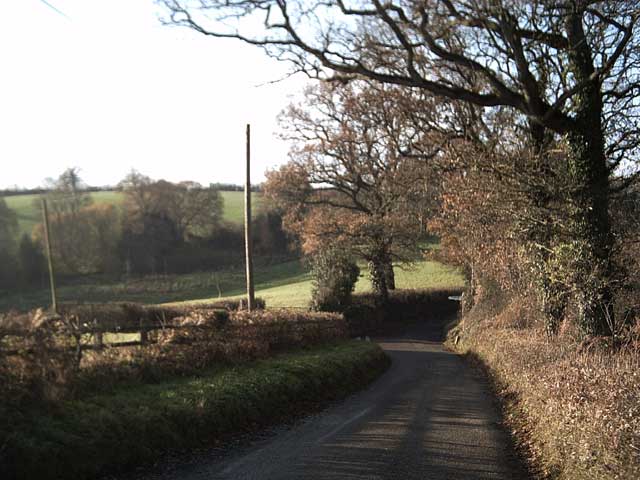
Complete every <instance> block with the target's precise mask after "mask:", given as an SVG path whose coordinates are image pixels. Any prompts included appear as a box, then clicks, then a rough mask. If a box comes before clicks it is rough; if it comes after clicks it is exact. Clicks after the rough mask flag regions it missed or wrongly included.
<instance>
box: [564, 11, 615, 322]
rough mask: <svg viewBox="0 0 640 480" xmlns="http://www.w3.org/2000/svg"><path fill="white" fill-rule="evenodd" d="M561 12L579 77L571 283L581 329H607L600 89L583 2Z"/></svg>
mask: <svg viewBox="0 0 640 480" xmlns="http://www.w3.org/2000/svg"><path fill="white" fill-rule="evenodd" d="M573 5H574V7H573V8H574V11H573V12H572V13H571V14H569V15H568V16H567V23H566V29H567V37H568V39H569V43H570V46H571V50H570V58H569V60H570V61H569V68H570V69H571V71H572V73H573V75H574V76H575V81H576V82H584V83H585V87H584V88H582V89H581V90H580V91H579V92H578V93H577V94H576V95H575V96H574V97H573V99H572V101H573V102H574V104H575V107H576V108H575V111H576V117H575V122H574V124H573V125H572V126H571V128H570V129H569V133H568V134H567V140H568V143H569V147H570V150H571V151H570V154H569V159H568V174H569V177H570V181H571V187H572V192H571V201H570V206H569V218H570V221H569V233H570V238H571V240H570V242H568V244H567V245H565V246H564V247H565V254H566V258H567V259H568V260H569V265H570V266H571V270H572V271H571V272H570V273H571V274H572V275H571V277H570V280H571V283H572V287H573V290H574V292H573V293H574V298H575V300H576V303H577V305H576V307H577V316H578V323H579V325H580V327H581V328H582V330H583V332H584V333H587V334H610V333H611V329H610V328H609V324H610V323H611V324H612V323H613V305H612V303H613V293H612V285H611V283H610V281H611V277H612V273H613V268H612V263H611V250H612V243H613V242H612V235H611V222H610V218H609V171H608V168H607V161H606V156H605V153H604V152H605V141H604V130H603V125H602V110H603V102H602V92H601V86H600V83H599V82H598V81H594V80H593V74H594V72H595V68H594V62H593V55H592V52H591V49H590V45H589V43H588V41H587V39H586V37H585V33H584V25H583V21H582V16H583V14H584V8H585V7H584V3H582V2H580V3H577V2H576V3H574V4H573Z"/></svg>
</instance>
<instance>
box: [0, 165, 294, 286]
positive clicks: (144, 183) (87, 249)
mask: <svg viewBox="0 0 640 480" xmlns="http://www.w3.org/2000/svg"><path fill="white" fill-rule="evenodd" d="M216 185H223V187H222V188H224V184H216ZM216 185H209V186H203V185H200V184H198V183H196V182H181V183H171V182H167V181H165V180H157V181H156V180H152V179H151V178H149V177H147V176H145V175H142V174H140V173H138V172H135V171H133V172H131V173H130V174H128V175H127V176H126V177H125V179H124V180H123V181H122V182H120V184H119V185H118V190H119V191H121V192H122V195H123V201H122V204H121V205H119V206H116V205H111V204H106V203H94V202H93V198H92V196H91V195H90V193H91V192H93V191H96V190H91V189H90V188H88V187H86V186H85V185H84V184H83V183H82V181H81V179H80V178H79V177H78V174H77V171H76V170H75V169H69V170H67V171H65V172H64V173H63V174H62V175H60V177H59V178H58V179H56V180H54V181H52V183H51V185H50V188H48V189H47V190H44V189H43V190H40V195H41V196H42V198H45V199H46V200H47V204H48V211H49V224H50V237H51V248H52V256H53V263H54V265H55V268H56V272H57V273H58V274H59V275H65V276H75V275H85V274H94V273H106V274H111V275H120V274H167V273H188V272H193V271H198V270H200V271H201V270H214V269H218V268H223V267H229V266H231V265H236V264H242V262H243V251H244V233H243V228H242V225H239V224H234V223H231V222H225V221H224V220H223V215H222V214H223V203H224V199H223V197H222V195H220V190H219V188H217V186H216ZM227 186H228V185H227ZM29 193H32V194H33V193H34V191H30V192H29ZM37 201H39V197H35V198H34V202H37ZM38 208H39V206H38ZM17 220H18V219H17V215H16V212H14V211H13V210H11V209H10V208H8V206H7V203H6V202H5V199H4V198H3V197H0V265H1V266H2V268H0V290H10V289H15V288H18V287H21V288H24V287H25V286H29V285H32V284H33V285H38V284H41V285H42V284H44V282H45V280H46V262H45V256H44V229H43V225H42V223H40V224H37V225H36V226H35V227H34V229H33V231H32V232H31V234H30V235H29V234H26V233H25V234H23V235H22V237H20V238H19V239H16V236H17V229H18V222H17ZM253 223H254V225H253V229H254V230H253V231H254V249H255V252H256V254H257V255H261V256H267V257H273V256H278V257H281V256H288V255H289V254H290V253H291V250H290V246H289V244H290V242H289V238H288V237H287V235H286V234H285V233H284V231H283V228H282V218H281V217H280V214H279V213H278V212H276V211H274V210H270V209H268V208H266V209H262V210H261V211H260V213H259V214H258V215H257V216H255V217H254V221H253Z"/></svg>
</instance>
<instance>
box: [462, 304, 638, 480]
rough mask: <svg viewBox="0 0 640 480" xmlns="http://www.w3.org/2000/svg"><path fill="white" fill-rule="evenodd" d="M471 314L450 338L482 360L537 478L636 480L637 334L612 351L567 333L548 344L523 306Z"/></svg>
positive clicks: (569, 330) (568, 330)
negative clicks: (504, 401)
mask: <svg viewBox="0 0 640 480" xmlns="http://www.w3.org/2000/svg"><path fill="white" fill-rule="evenodd" d="M480 310H481V309H477V310H476V311H472V312H470V314H469V315H468V316H467V317H466V318H465V319H464V320H463V321H462V322H461V323H460V324H459V325H458V326H457V327H456V328H455V329H454V330H453V331H452V332H451V333H450V343H451V344H452V345H453V344H454V343H456V342H455V339H456V337H458V340H459V342H458V343H457V345H456V348H457V349H458V350H461V351H464V352H468V353H470V354H472V355H474V356H477V357H479V360H480V361H481V362H482V363H483V364H484V365H486V366H487V367H488V369H489V371H490V373H491V374H492V376H493V377H494V379H495V380H496V385H498V389H499V393H500V395H501V397H502V398H503V399H505V400H506V405H507V407H508V408H507V421H508V423H509V424H510V426H511V428H512V429H513V430H514V434H515V437H516V438H517V439H518V440H519V441H520V444H521V447H524V448H525V450H526V451H528V453H529V455H530V457H531V460H532V462H533V464H534V470H535V471H536V472H537V474H538V476H539V477H542V478H558V479H631V478H640V370H639V367H640V349H639V348H638V342H637V338H638V336H639V334H640V330H638V329H637V330H636V331H635V332H629V333H628V336H627V338H628V339H629V342H628V343H627V344H626V346H623V347H621V348H616V349H613V348H612V347H611V346H608V345H607V342H605V341H602V340H601V339H591V340H589V341H582V342H580V341H579V340H578V336H577V335H576V334H575V332H574V331H573V329H572V328H571V327H570V326H567V325H565V326H564V328H563V330H562V332H561V334H560V335H559V336H558V338H556V339H553V340H549V339H548V338H547V337H546V335H545V334H544V330H543V328H542V327H541V326H539V325H538V323H537V322H536V321H535V319H533V318H530V314H528V312H531V311H532V309H531V308H529V306H528V305H527V304H526V302H525V303H523V302H522V301H521V300H518V301H515V302H511V303H509V304H507V305H506V306H505V307H504V308H503V309H502V310H501V311H500V312H498V313H493V314H491V313H490V312H487V311H484V312H482V311H480Z"/></svg>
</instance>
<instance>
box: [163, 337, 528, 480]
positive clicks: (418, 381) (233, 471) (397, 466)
mask: <svg viewBox="0 0 640 480" xmlns="http://www.w3.org/2000/svg"><path fill="white" fill-rule="evenodd" d="M439 340H440V339H439V332H438V331H437V328H435V326H431V327H430V326H429V325H420V326H417V327H414V328H412V329H411V331H409V332H407V333H406V334H403V335H400V336H398V337H396V338H386V339H383V340H381V341H380V344H381V346H382V347H383V348H384V350H385V351H386V352H387V354H388V355H389V356H390V357H391V358H392V359H393V365H392V366H391V368H390V369H389V370H388V371H387V372H386V373H385V374H384V375H383V376H382V377H380V378H379V379H378V380H377V381H376V382H375V383H373V384H372V385H371V386H370V387H369V388H368V389H367V390H365V391H363V392H361V393H359V394H357V395H354V396H352V397H350V398H349V399H347V400H346V401H345V402H343V403H341V404H339V405H334V406H333V407H331V408H329V409H328V410H326V411H324V412H323V413H321V414H319V415H316V416H312V417H310V418H308V419H306V420H305V421H303V422H301V423H300V424H298V425H296V426H294V427H293V428H291V429H289V430H286V431H282V432H280V433H278V434H276V435H275V436H272V437H271V438H268V439H266V440H264V441H262V442H260V443H259V444H256V445H254V446H252V447H249V448H248V449H245V450H244V451H242V452H241V453H237V454H236V455H235V456H234V455H231V456H230V457H227V458H223V459H220V458H215V459H213V458H212V459H210V460H208V459H206V458H204V459H201V460H199V461H198V462H195V463H194V464H191V465H189V466H187V467H184V468H178V469H177V470H173V471H172V472H171V473H166V474H161V475H159V476H154V477H153V478H162V479H163V480H166V479H170V478H171V479H181V480H212V479H270V480H275V479H318V480H328V479H353V480H359V479H434V480H435V479H447V480H451V479H520V478H526V473H525V472H524V470H522V469H521V467H520V466H519V464H518V462H517V461H516V460H515V459H514V457H513V455H512V453H511V450H510V446H509V439H508V438H507V436H506V434H505V433H504V432H502V431H501V429H500V427H499V424H498V422H499V415H498V411H497V409H496V406H495V404H494V401H493V399H492V397H491V395H490V393H489V392H488V390H487V386H486V385H485V384H484V383H483V381H482V380H481V379H480V378H479V376H478V375H477V373H476V372H474V371H473V370H472V369H470V368H469V367H468V366H467V365H465V364H464V363H463V361H462V360H461V359H460V358H459V357H458V356H457V355H455V354H453V353H451V352H448V351H447V350H445V349H444V348H443V346H442V344H441V343H440V341H439Z"/></svg>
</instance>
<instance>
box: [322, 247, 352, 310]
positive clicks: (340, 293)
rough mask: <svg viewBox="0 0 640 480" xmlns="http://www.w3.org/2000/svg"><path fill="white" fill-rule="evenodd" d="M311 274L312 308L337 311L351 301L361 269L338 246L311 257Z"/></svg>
mask: <svg viewBox="0 0 640 480" xmlns="http://www.w3.org/2000/svg"><path fill="white" fill-rule="evenodd" d="M311 274H312V275H313V287H312V290H311V309H312V310H316V311H326V312H337V311H341V310H343V309H344V308H345V307H347V306H348V305H349V304H350V303H351V294H352V292H353V289H354V288H355V285H356V282H357V281H358V277H359V275H360V269H359V268H358V266H357V265H356V264H355V262H354V261H353V260H352V259H351V258H350V257H349V256H347V255H346V254H345V253H343V252H342V251H340V250H339V249H338V248H336V247H331V248H329V249H327V250H323V251H321V252H319V253H317V254H316V255H314V256H313V258H312V259H311Z"/></svg>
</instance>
